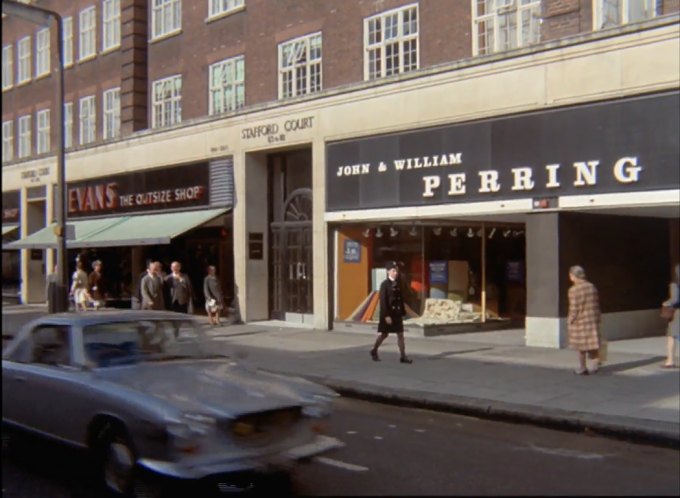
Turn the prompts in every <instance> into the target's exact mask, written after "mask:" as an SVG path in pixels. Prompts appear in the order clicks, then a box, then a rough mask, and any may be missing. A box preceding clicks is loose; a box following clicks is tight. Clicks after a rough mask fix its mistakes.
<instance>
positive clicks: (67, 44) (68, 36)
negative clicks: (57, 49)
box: [62, 17, 73, 67]
mask: <svg viewBox="0 0 680 498" xmlns="http://www.w3.org/2000/svg"><path fill="white" fill-rule="evenodd" d="M63 25H64V31H63V33H62V36H63V40H62V42H63V45H64V67H68V66H72V65H73V17H64V21H63Z"/></svg>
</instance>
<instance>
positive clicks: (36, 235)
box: [5, 218, 120, 249]
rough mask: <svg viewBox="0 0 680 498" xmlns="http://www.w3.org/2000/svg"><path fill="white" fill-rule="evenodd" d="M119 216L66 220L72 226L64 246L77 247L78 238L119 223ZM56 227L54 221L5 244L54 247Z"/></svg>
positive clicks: (21, 247) (34, 247) (29, 247)
mask: <svg viewBox="0 0 680 498" xmlns="http://www.w3.org/2000/svg"><path fill="white" fill-rule="evenodd" d="M119 222H120V218H100V219H94V220H77V221H67V222H66V225H67V226H72V227H73V233H72V237H70V236H68V235H70V231H71V229H70V228H67V230H66V233H67V234H68V235H67V240H66V247H68V248H75V247H79V246H77V245H74V244H75V243H76V242H78V241H79V240H84V239H85V238H87V237H88V236H90V235H92V234H95V233H97V232H99V231H101V230H104V229H106V228H108V227H109V226H111V225H113V224H116V223H119ZM55 227H56V224H55V223H52V224H51V225H49V226H46V227H45V228H41V229H40V230H38V231H37V232H33V233H32V234H31V235H29V236H27V237H25V238H23V239H20V240H17V241H15V242H11V243H9V244H6V245H5V248H7V249H46V248H51V249H53V248H56V247H57V235H56V234H55V233H54V229H55Z"/></svg>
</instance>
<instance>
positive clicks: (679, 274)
mask: <svg viewBox="0 0 680 498" xmlns="http://www.w3.org/2000/svg"><path fill="white" fill-rule="evenodd" d="M662 306H666V307H668V308H671V309H672V310H673V317H672V318H671V320H670V321H669V322H668V327H667V329H666V361H665V362H664V363H663V365H661V367H662V368H677V366H678V365H676V364H675V346H676V342H678V338H679V337H680V264H678V265H675V278H674V281H672V282H671V283H670V285H669V286H668V299H667V300H666V301H664V302H663V303H662Z"/></svg>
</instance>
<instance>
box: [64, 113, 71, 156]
mask: <svg viewBox="0 0 680 498" xmlns="http://www.w3.org/2000/svg"><path fill="white" fill-rule="evenodd" d="M69 147H73V102H67V103H65V104H64V148H69Z"/></svg>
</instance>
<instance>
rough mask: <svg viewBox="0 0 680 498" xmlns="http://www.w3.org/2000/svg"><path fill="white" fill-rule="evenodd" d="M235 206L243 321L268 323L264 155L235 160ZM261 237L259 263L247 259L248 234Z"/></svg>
mask: <svg viewBox="0 0 680 498" xmlns="http://www.w3.org/2000/svg"><path fill="white" fill-rule="evenodd" d="M234 177H235V178H234V180H235V184H236V194H237V199H238V202H237V203H236V206H235V208H234V280H235V282H236V285H237V286H238V295H239V303H240V305H241V317H242V319H243V320H244V321H246V322H249V321H254V320H267V319H269V250H268V248H269V245H270V241H269V229H268V228H269V227H268V215H267V213H268V206H269V197H268V195H267V155H266V154H264V153H261V154H245V153H243V154H241V155H239V156H238V157H236V156H235V157H234ZM250 232H256V233H262V234H263V239H264V240H263V248H264V254H263V257H262V259H259V260H251V259H249V257H248V234H249V233H250Z"/></svg>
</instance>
